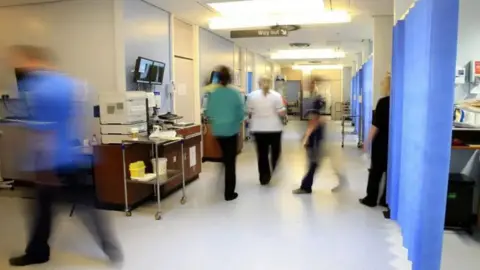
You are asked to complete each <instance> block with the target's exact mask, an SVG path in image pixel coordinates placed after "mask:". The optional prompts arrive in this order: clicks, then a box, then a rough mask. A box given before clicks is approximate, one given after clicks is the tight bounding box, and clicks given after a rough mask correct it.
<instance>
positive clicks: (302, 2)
mask: <svg viewBox="0 0 480 270" xmlns="http://www.w3.org/2000/svg"><path fill="white" fill-rule="evenodd" d="M208 5H209V6H210V7H211V8H213V9H215V10H216V11H217V12H218V13H220V14H221V15H222V16H229V15H233V16H238V15H239V14H279V13H301V12H305V11H315V12H322V11H323V9H324V4H323V0H295V1H292V0H249V1H233V2H221V3H210V4H208Z"/></svg>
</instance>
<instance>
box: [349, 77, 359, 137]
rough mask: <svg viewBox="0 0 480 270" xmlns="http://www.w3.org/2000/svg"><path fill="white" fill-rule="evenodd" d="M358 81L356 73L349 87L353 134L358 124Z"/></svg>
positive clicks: (356, 131)
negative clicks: (350, 91)
mask: <svg viewBox="0 0 480 270" xmlns="http://www.w3.org/2000/svg"><path fill="white" fill-rule="evenodd" d="M358 79H359V73H358V72H357V73H356V74H355V75H354V76H353V78H352V85H351V88H352V94H351V98H350V100H351V103H352V104H351V108H350V110H351V116H352V120H353V123H354V126H355V130H354V132H355V133H358V125H359V122H358V115H359V109H360V105H359V102H358V101H359V100H358V98H359V85H358Z"/></svg>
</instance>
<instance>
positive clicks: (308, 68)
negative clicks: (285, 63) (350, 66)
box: [292, 65, 343, 71]
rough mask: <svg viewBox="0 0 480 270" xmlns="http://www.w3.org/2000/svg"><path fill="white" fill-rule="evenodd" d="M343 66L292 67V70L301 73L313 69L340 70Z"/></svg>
mask: <svg viewBox="0 0 480 270" xmlns="http://www.w3.org/2000/svg"><path fill="white" fill-rule="evenodd" d="M342 68H343V65H294V66H293V67H292V69H294V70H302V71H312V70H315V69H321V70H325V69H342Z"/></svg>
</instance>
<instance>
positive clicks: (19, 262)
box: [10, 255, 50, 266]
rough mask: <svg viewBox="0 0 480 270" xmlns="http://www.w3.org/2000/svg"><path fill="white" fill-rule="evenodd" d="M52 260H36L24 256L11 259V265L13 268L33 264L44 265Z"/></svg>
mask: <svg viewBox="0 0 480 270" xmlns="http://www.w3.org/2000/svg"><path fill="white" fill-rule="evenodd" d="M49 260H50V258H48V257H47V258H34V257H32V256H29V255H23V256H20V257H16V258H11V259H10V265H11V266H28V265H32V264H42V263H46V262H48V261H49Z"/></svg>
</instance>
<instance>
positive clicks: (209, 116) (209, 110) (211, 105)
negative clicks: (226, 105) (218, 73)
mask: <svg viewBox="0 0 480 270" xmlns="http://www.w3.org/2000/svg"><path fill="white" fill-rule="evenodd" d="M206 102H207V106H206V108H205V116H206V117H207V120H208V122H210V121H211V120H212V119H213V108H214V107H215V104H214V103H215V98H214V93H209V94H208V97H207V101H206Z"/></svg>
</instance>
